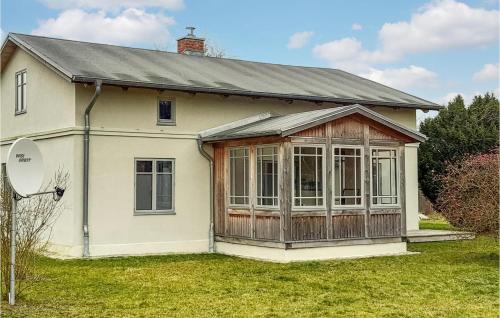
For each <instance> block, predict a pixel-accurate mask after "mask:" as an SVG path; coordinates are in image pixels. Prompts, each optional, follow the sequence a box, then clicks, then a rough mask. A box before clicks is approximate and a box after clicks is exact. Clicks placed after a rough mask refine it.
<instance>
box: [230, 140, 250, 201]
mask: <svg viewBox="0 0 500 318" xmlns="http://www.w3.org/2000/svg"><path fill="white" fill-rule="evenodd" d="M249 170H250V167H249V148H248V147H239V148H229V205H231V206H248V204H249V202H250V199H249V192H250V180H249V179H250V178H249Z"/></svg>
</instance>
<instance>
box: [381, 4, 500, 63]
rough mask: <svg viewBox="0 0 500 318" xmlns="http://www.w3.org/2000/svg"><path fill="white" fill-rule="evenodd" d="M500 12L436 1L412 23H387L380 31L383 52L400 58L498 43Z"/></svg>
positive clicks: (412, 19) (415, 17)
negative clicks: (411, 54)
mask: <svg viewBox="0 0 500 318" xmlns="http://www.w3.org/2000/svg"><path fill="white" fill-rule="evenodd" d="M498 14H499V11H498V10H486V9H482V8H472V7H470V6H468V5H467V4H465V3H461V2H457V1H454V0H442V1H432V2H430V3H428V4H427V5H425V6H424V7H422V8H421V9H420V10H419V11H418V12H417V13H415V14H413V15H412V17H411V19H410V21H400V22H395V23H385V24H384V25H383V26H382V28H381V29H380V31H379V38H380V41H381V46H382V50H383V51H386V52H392V53H393V54H396V55H398V56H403V55H405V54H408V53H418V52H428V51H436V50H442V49H450V48H461V47H475V46H481V45H486V44H490V43H495V42H497V41H498V34H499V32H498V27H499V22H498Z"/></svg>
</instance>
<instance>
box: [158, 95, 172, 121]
mask: <svg viewBox="0 0 500 318" xmlns="http://www.w3.org/2000/svg"><path fill="white" fill-rule="evenodd" d="M158 112H159V116H160V120H172V102H171V101H168V100H161V101H160V103H159V111H158Z"/></svg>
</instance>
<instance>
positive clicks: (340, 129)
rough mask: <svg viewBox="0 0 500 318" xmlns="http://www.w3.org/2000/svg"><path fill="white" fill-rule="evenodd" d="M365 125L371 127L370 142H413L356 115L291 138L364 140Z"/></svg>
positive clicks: (333, 121) (293, 135)
mask: <svg viewBox="0 0 500 318" xmlns="http://www.w3.org/2000/svg"><path fill="white" fill-rule="evenodd" d="M364 124H368V126H369V136H370V140H383V141H405V142H411V139H410V138H408V137H407V136H405V135H403V134H401V133H399V132H397V131H394V130H392V129H390V128H388V127H386V126H383V125H381V124H378V123H376V122H374V121H371V120H369V119H368V118H364V117H362V116H360V115H356V114H355V115H350V116H347V117H343V118H339V119H336V120H332V121H330V122H327V123H324V124H320V125H318V126H315V127H311V128H308V129H305V130H302V131H298V132H296V133H294V134H292V135H291V137H317V138H324V137H327V136H328V137H332V138H336V139H363V135H364Z"/></svg>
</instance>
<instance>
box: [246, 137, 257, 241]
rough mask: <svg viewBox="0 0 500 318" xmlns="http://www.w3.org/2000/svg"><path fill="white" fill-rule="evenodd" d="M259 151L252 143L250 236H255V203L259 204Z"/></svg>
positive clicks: (249, 156) (249, 175)
mask: <svg viewBox="0 0 500 318" xmlns="http://www.w3.org/2000/svg"><path fill="white" fill-rule="evenodd" d="M256 158H257V153H256V147H255V145H251V146H250V147H249V149H248V169H249V172H248V179H249V189H248V203H249V204H250V236H251V237H252V238H255V234H256V229H255V205H256V204H257V199H256V197H257V180H256V173H255V172H256V171H257V162H256Z"/></svg>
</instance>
